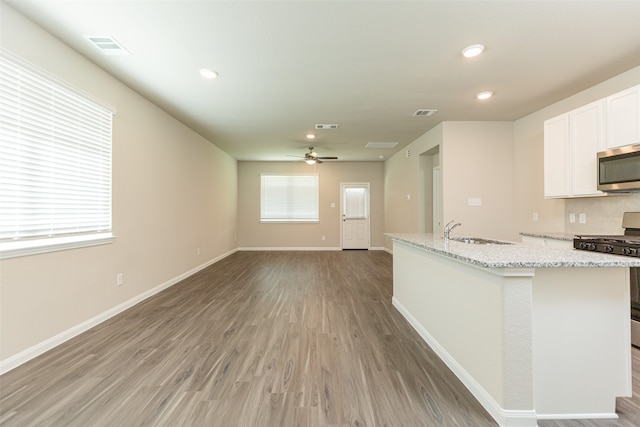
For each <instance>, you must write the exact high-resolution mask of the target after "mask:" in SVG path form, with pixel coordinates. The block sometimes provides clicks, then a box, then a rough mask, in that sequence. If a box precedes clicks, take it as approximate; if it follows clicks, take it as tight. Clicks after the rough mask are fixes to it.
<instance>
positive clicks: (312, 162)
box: [305, 159, 316, 165]
mask: <svg viewBox="0 0 640 427" xmlns="http://www.w3.org/2000/svg"><path fill="white" fill-rule="evenodd" d="M305 162H307V164H308V165H314V164H315V163H316V159H307V160H305Z"/></svg>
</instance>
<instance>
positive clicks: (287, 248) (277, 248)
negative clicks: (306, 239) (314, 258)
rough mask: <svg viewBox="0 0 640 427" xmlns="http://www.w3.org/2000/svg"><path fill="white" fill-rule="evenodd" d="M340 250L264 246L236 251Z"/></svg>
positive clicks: (322, 247) (326, 247) (334, 248)
mask: <svg viewBox="0 0 640 427" xmlns="http://www.w3.org/2000/svg"><path fill="white" fill-rule="evenodd" d="M341 250H342V248H337V247H331V246H320V247H278V246H273V247H264V246H260V247H258V246H256V247H242V248H238V251H341Z"/></svg>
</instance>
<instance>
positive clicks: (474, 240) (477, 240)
mask: <svg viewBox="0 0 640 427" xmlns="http://www.w3.org/2000/svg"><path fill="white" fill-rule="evenodd" d="M449 240H453V241H455V242H461V243H468V244H470V245H512V244H513V243H511V242H501V241H499V240H491V239H484V238H482V237H450V238H449Z"/></svg>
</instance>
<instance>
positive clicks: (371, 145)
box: [365, 142, 398, 148]
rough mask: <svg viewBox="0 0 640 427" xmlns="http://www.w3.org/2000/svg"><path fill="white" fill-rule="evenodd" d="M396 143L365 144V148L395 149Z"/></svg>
mask: <svg viewBox="0 0 640 427" xmlns="http://www.w3.org/2000/svg"><path fill="white" fill-rule="evenodd" d="M396 145H398V143H397V142H367V145H365V147H366V148H395V146H396Z"/></svg>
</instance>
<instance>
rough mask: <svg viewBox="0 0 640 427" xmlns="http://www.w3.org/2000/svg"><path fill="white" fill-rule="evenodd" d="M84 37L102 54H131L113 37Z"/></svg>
mask: <svg viewBox="0 0 640 427" xmlns="http://www.w3.org/2000/svg"><path fill="white" fill-rule="evenodd" d="M84 38H85V39H87V40H89V42H90V43H91V44H92V45H94V46H95V47H96V48H98V50H100V52H102V54H103V55H107V56H116V55H131V54H130V53H129V51H128V50H127V49H125V48H124V47H123V46H122V45H121V44H120V43H118V42H117V41H116V40H115V39H114V38H113V37H109V36H84Z"/></svg>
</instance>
